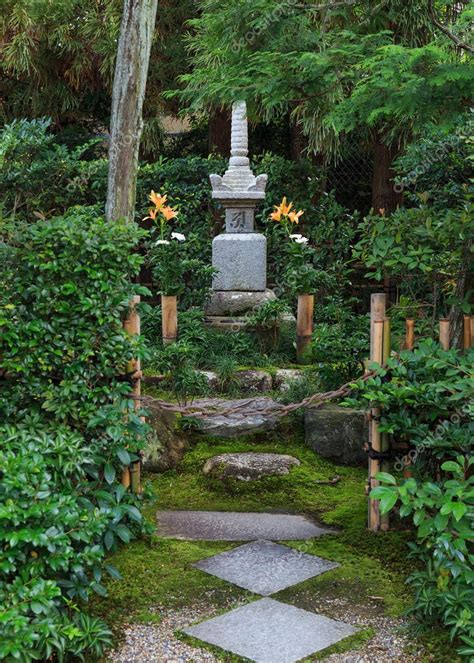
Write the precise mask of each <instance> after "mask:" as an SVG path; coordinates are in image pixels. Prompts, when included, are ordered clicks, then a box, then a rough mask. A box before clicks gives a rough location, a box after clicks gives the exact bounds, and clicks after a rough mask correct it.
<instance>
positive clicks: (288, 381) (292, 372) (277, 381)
mask: <svg viewBox="0 0 474 663" xmlns="http://www.w3.org/2000/svg"><path fill="white" fill-rule="evenodd" d="M303 375H304V373H303V371H300V370H298V369H297V368H279V369H278V370H277V372H276V373H275V378H274V381H273V382H274V386H275V388H276V389H279V390H280V391H288V389H289V388H290V387H291V386H292V385H293V384H295V382H299V381H301V380H302V379H303Z"/></svg>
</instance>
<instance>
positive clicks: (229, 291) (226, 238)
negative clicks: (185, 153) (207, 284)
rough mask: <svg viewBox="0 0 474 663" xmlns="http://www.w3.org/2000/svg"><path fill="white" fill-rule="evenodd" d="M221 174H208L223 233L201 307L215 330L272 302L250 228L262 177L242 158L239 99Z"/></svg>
mask: <svg viewBox="0 0 474 663" xmlns="http://www.w3.org/2000/svg"><path fill="white" fill-rule="evenodd" d="M230 155H231V156H230V159H229V167H228V169H227V170H226V172H225V174H224V175H223V176H222V177H221V176H220V175H211V176H210V180H211V185H212V198H213V200H217V201H219V202H220V203H221V204H222V206H223V207H224V208H225V233H223V234H221V235H218V236H217V237H215V238H214V240H213V242H212V265H213V267H214V268H215V269H216V275H215V277H214V280H213V283H212V290H213V292H212V296H211V299H210V302H209V304H208V305H207V307H206V314H207V317H208V322H209V323H211V324H216V325H217V326H223V327H225V326H226V322H227V323H233V324H238V319H236V318H239V316H244V315H245V314H246V313H248V312H250V311H252V310H254V309H255V308H257V307H258V306H260V305H261V304H262V303H263V302H264V301H266V300H267V299H274V298H275V295H274V293H273V292H272V291H271V290H267V289H266V280H267V240H266V237H265V236H264V235H262V234H261V233H258V232H257V231H256V230H255V224H254V216H255V208H256V206H257V204H258V203H259V202H260V201H261V200H263V199H264V198H265V186H266V184H267V175H258V176H257V177H255V175H254V174H253V173H252V171H251V170H250V165H249V159H248V156H247V155H248V125H247V108H246V104H245V102H244V101H239V102H236V103H235V104H234V105H233V107H232V132H231V152H230Z"/></svg>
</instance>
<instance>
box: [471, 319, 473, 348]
mask: <svg viewBox="0 0 474 663" xmlns="http://www.w3.org/2000/svg"><path fill="white" fill-rule="evenodd" d="M472 347H474V315H471V348H472Z"/></svg>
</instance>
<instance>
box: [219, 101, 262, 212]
mask: <svg viewBox="0 0 474 663" xmlns="http://www.w3.org/2000/svg"><path fill="white" fill-rule="evenodd" d="M230 145H231V148H230V159H229V167H228V169H227V170H226V172H225V173H224V176H223V177H220V176H219V175H211V176H210V180H211V184H212V197H213V198H214V199H215V200H223V201H224V200H239V199H240V198H242V200H246V199H247V200H252V201H256V200H263V199H264V198H265V186H266V184H267V175H259V176H258V177H255V176H254V174H253V173H252V171H251V170H250V161H249V158H248V156H247V155H248V151H249V149H248V123H247V105H246V103H245V101H237V102H236V103H235V104H234V105H233V107H232V129H231V139H230Z"/></svg>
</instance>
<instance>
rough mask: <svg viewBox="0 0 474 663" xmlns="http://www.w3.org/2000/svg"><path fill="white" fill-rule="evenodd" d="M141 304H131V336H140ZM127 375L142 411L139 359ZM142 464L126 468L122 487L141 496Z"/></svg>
mask: <svg viewBox="0 0 474 663" xmlns="http://www.w3.org/2000/svg"><path fill="white" fill-rule="evenodd" d="M139 303H140V297H139V296H138V295H135V296H134V297H133V299H132V301H131V302H130V313H129V315H128V318H127V319H126V320H125V321H124V324H123V326H124V329H125V331H126V332H127V334H129V336H136V335H138V334H140V315H139V313H138V311H137V304H139ZM127 373H128V374H129V375H131V376H132V381H133V389H132V392H133V397H134V402H133V407H134V409H135V410H136V411H138V410H139V409H140V396H141V366H140V360H139V359H131V360H130V361H129V362H128V364H127ZM140 475H141V463H140V461H136V462H135V463H133V464H132V465H131V467H129V468H125V469H124V471H123V473H122V485H123V486H125V487H126V488H128V487H129V486H131V488H132V492H133V493H135V494H137V495H140V494H141V493H142V487H141V481H140Z"/></svg>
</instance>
